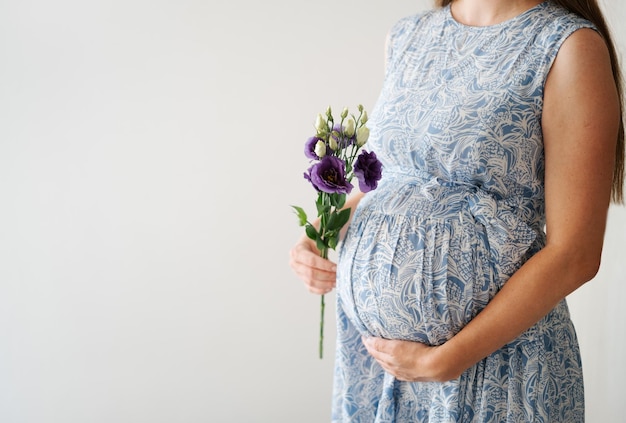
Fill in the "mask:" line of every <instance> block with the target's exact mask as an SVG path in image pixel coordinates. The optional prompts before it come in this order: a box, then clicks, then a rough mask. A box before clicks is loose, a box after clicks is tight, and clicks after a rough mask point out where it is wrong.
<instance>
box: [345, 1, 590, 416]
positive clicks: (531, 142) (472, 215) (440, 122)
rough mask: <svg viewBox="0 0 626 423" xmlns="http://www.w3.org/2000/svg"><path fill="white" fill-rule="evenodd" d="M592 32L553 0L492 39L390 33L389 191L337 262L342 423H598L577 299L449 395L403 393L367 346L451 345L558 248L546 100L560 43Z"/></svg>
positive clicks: (441, 389) (380, 122)
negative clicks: (548, 172)
mask: <svg viewBox="0 0 626 423" xmlns="http://www.w3.org/2000/svg"><path fill="white" fill-rule="evenodd" d="M591 27H592V25H591V24H590V23H589V22H587V21H585V20H583V19H581V18H578V17H577V16H575V15H573V14H570V13H568V12H567V11H565V10H564V9H562V8H560V7H558V6H556V5H554V4H553V3H551V2H550V1H547V2H544V3H541V4H540V5H538V6H536V7H533V8H531V9H529V10H528V11H526V12H524V13H523V14H521V15H519V16H517V17H515V18H513V19H511V20H508V21H506V22H503V23H501V24H498V25H493V26H487V27H470V26H465V25H462V24H460V23H458V22H457V21H455V20H454V18H453V17H452V15H451V14H450V9H449V7H445V8H439V9H435V10H432V11H429V12H426V13H422V14H419V15H415V16H411V17H407V18H404V19H402V20H400V21H399V22H398V23H397V24H396V25H395V26H394V27H393V28H392V30H391V32H390V38H389V43H388V52H387V55H388V58H387V59H388V60H387V63H388V64H387V66H388V68H387V73H386V77H385V81H384V85H383V89H382V93H381V95H380V98H379V100H378V102H377V104H376V106H375V108H374V109H373V110H372V116H371V118H370V121H369V124H368V125H369V126H370V128H371V136H370V143H369V144H368V145H369V147H370V149H372V150H373V151H375V152H376V154H377V156H378V158H379V159H380V160H381V162H382V163H383V166H384V167H383V178H382V180H381V181H380V184H379V186H378V189H377V190H375V191H372V192H370V193H368V194H367V195H366V196H365V197H364V198H363V199H362V200H361V202H360V204H359V206H358V207H357V210H356V211H355V214H354V217H353V220H352V223H351V224H350V227H349V230H348V233H347V235H346V238H345V240H344V241H343V244H342V246H341V248H340V254H339V264H338V276H337V281H338V283H337V291H338V297H337V323H338V332H337V351H336V364H335V381H334V394H333V421H334V422H342V423H345V422H358V423H373V422H376V423H382V422H429V423H444V422H480V423H486V422H508V423H519V422H550V423H555V422H568V423H572V422H582V421H583V420H584V400H583V385H582V370H581V364H580V356H579V350H578V343H577V340H576V335H575V331H574V327H573V325H572V322H571V320H570V317H569V312H568V310H567V304H566V302H565V301H562V302H561V303H560V304H559V305H558V306H557V307H556V308H555V309H554V310H553V311H552V312H550V313H549V314H548V315H547V316H545V317H544V318H543V319H542V320H541V321H540V322H539V323H537V324H536V325H535V326H533V327H531V328H530V329H528V330H527V331H526V332H525V333H523V334H522V335H521V336H520V337H519V338H517V339H516V340H515V341H513V342H511V343H510V344H507V345H506V346H504V347H503V348H501V349H500V350H498V351H496V352H495V353H493V354H492V355H490V356H489V357H487V358H485V359H483V360H482V361H480V362H479V363H477V364H476V365H474V366H473V367H471V368H470V369H468V370H467V371H465V372H464V373H463V375H462V376H461V377H460V378H458V379H456V380H452V381H449V382H445V383H434V382H433V383H430V382H429V383H420V382H402V381H398V380H396V379H395V378H394V377H393V376H391V375H389V374H386V373H385V372H384V371H383V370H382V368H381V367H380V366H379V365H378V364H377V363H376V362H375V361H374V360H373V359H372V358H371V357H370V356H369V355H368V353H367V351H366V350H365V348H364V346H363V345H362V342H361V336H362V335H374V336H379V337H383V338H388V339H404V340H412V341H418V342H423V343H426V344H429V345H440V344H442V343H444V342H446V341H447V340H449V339H450V338H451V337H453V336H454V335H455V334H456V333H457V332H459V331H460V330H461V329H462V328H463V327H464V326H465V325H466V324H467V323H468V322H469V321H470V320H471V319H472V318H473V317H474V316H476V315H477V314H478V313H479V312H480V311H481V310H482V309H483V308H484V307H485V306H486V304H487V303H488V302H489V301H490V300H491V299H492V298H493V296H494V295H495V294H496V293H497V292H498V291H499V289H500V288H501V287H502V285H503V284H505V283H506V281H507V279H508V278H509V277H510V276H511V275H512V274H513V273H514V272H515V271H516V270H517V269H518V268H519V267H520V266H521V265H522V264H523V263H524V262H525V261H526V260H528V258H530V257H531V256H532V255H533V254H535V253H536V252H537V251H539V250H540V249H541V248H542V247H543V246H544V245H545V233H544V231H543V227H544V223H545V213H544V182H543V172H544V159H543V139H542V131H541V113H542V105H543V88H544V84H545V81H546V78H547V75H548V72H549V70H550V67H551V65H552V63H553V61H554V59H555V57H556V54H557V52H558V50H559V47H560V46H561V44H562V43H563V42H564V41H565V40H566V39H567V37H568V36H570V35H571V34H572V33H573V32H574V31H576V30H578V29H581V28H591ZM554 276H555V278H558V275H554Z"/></svg>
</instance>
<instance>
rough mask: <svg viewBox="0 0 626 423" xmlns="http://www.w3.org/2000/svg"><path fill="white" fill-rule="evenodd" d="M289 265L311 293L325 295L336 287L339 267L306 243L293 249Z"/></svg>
mask: <svg viewBox="0 0 626 423" xmlns="http://www.w3.org/2000/svg"><path fill="white" fill-rule="evenodd" d="M289 264H290V266H291V268H292V269H293V271H294V272H295V273H296V275H298V277H299V278H300V279H302V281H303V282H304V284H305V286H306V287H307V289H308V290H309V292H311V293H314V294H320V295H323V294H327V293H328V292H330V291H331V290H332V289H333V288H334V287H335V281H336V270H337V266H336V265H335V264H334V263H333V262H331V261H330V260H327V259H324V258H322V257H320V256H319V253H318V252H317V251H315V250H313V247H312V246H311V245H310V244H309V243H307V242H306V241H304V242H299V243H298V244H296V245H295V246H294V247H293V248H292V249H291V252H290V263H289Z"/></svg>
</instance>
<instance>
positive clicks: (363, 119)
mask: <svg viewBox="0 0 626 423" xmlns="http://www.w3.org/2000/svg"><path fill="white" fill-rule="evenodd" d="M366 122H367V112H366V111H365V110H363V114H362V115H361V123H366Z"/></svg>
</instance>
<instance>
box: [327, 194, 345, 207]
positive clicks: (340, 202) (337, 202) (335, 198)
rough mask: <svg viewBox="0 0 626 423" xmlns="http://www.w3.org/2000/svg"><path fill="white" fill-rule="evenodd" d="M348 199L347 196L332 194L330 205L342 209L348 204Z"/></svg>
mask: <svg viewBox="0 0 626 423" xmlns="http://www.w3.org/2000/svg"><path fill="white" fill-rule="evenodd" d="M346 197H347V196H346V194H331V195H330V204H331V205H332V206H333V207H335V208H337V209H340V208H342V207H343V206H344V204H346Z"/></svg>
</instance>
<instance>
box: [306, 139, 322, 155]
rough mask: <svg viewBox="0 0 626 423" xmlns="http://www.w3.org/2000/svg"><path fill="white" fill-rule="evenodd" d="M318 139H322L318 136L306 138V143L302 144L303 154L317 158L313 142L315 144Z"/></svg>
mask: <svg viewBox="0 0 626 423" xmlns="http://www.w3.org/2000/svg"><path fill="white" fill-rule="evenodd" d="M318 141H324V140H323V139H321V138H319V137H311V138H309V139H308V140H306V143H305V144H304V155H305V156H307V157H308V158H309V159H313V160H319V157H318V156H317V154H315V144H317V142H318Z"/></svg>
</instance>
